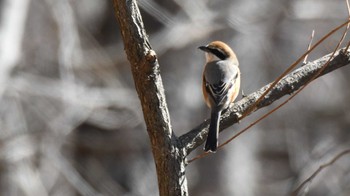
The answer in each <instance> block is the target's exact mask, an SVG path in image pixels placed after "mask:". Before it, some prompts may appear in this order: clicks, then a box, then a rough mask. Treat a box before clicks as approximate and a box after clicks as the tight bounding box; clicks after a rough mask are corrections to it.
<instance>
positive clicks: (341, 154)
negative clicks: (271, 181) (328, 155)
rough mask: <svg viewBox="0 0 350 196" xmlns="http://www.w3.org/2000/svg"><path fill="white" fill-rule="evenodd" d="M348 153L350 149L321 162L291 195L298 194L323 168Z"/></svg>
mask: <svg viewBox="0 0 350 196" xmlns="http://www.w3.org/2000/svg"><path fill="white" fill-rule="evenodd" d="M349 153H350V149H347V150H344V151H342V152H341V153H339V154H337V155H336V156H335V157H334V158H333V159H331V160H330V161H329V162H327V163H325V164H322V165H320V166H319V167H318V169H317V170H316V171H315V172H314V173H312V174H311V175H310V176H309V177H308V178H306V179H305V180H304V181H303V182H302V183H301V184H300V185H299V186H298V187H297V188H296V189H295V190H294V191H293V192H292V194H291V195H292V196H296V195H298V193H299V192H300V191H301V190H302V188H304V187H305V185H306V184H308V183H311V181H312V180H313V179H314V178H315V177H316V176H317V175H318V174H319V173H320V172H321V171H322V170H323V169H325V168H327V167H329V166H331V165H332V164H333V163H335V162H336V161H337V160H338V159H340V158H341V157H343V156H344V155H346V154H349Z"/></svg>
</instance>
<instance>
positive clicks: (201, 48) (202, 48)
mask: <svg viewBox="0 0 350 196" xmlns="http://www.w3.org/2000/svg"><path fill="white" fill-rule="evenodd" d="M198 49H200V50H203V51H204V52H209V48H208V47H206V46H199V47H198Z"/></svg>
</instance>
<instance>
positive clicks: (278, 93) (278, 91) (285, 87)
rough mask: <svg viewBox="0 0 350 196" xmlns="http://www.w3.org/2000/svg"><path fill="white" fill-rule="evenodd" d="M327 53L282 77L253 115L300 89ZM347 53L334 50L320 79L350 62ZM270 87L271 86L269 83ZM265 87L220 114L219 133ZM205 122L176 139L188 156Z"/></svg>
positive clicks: (205, 128)
mask: <svg viewBox="0 0 350 196" xmlns="http://www.w3.org/2000/svg"><path fill="white" fill-rule="evenodd" d="M330 56H331V54H328V55H326V56H324V57H322V58H320V59H317V60H315V61H313V62H309V63H307V64H306V65H304V66H303V67H301V68H299V69H296V70H295V71H293V72H292V73H290V74H288V75H286V76H285V77H284V78H283V79H282V80H281V81H279V82H278V83H277V84H276V86H275V87H274V88H273V89H272V90H271V92H269V93H268V94H267V95H266V96H265V97H264V98H263V99H262V101H261V102H260V103H259V104H258V105H257V107H256V108H255V109H254V110H253V111H251V112H254V111H256V110H258V109H259V108H262V107H266V106H268V105H270V104H271V103H273V102H274V101H276V100H278V99H280V98H281V97H283V96H285V95H290V94H292V93H293V92H295V91H297V90H298V89H299V88H301V87H302V86H304V85H305V84H306V83H307V82H308V81H309V80H310V79H312V77H313V76H314V74H316V73H317V72H318V71H319V70H321V69H322V67H323V66H324V64H325V63H326V62H327V61H328V60H329V58H330ZM349 56H350V52H349V51H346V52H340V51H338V52H337V53H336V54H335V57H334V58H333V59H332V60H331V62H330V63H329V64H328V66H327V67H326V69H324V70H323V72H322V73H321V74H320V75H319V76H322V75H324V74H327V73H329V72H331V71H334V70H336V69H338V68H340V67H343V66H345V65H348V64H349V63H350V59H349ZM270 84H271V83H270ZM270 84H268V85H266V86H264V87H262V88H261V89H259V90H258V91H256V92H254V93H251V94H250V95H248V96H247V97H245V98H243V99H242V100H240V101H238V102H236V103H235V104H234V105H231V107H230V108H229V109H228V110H227V111H226V112H225V113H224V114H223V115H222V118H221V122H220V131H222V130H223V129H225V128H227V127H229V126H232V125H233V124H236V123H237V122H238V121H239V120H240V117H241V116H242V114H244V113H245V112H247V111H249V110H250V107H251V106H252V105H253V104H254V103H255V102H256V101H257V100H258V99H259V97H260V96H261V95H262V94H263V93H264V92H265V90H266V89H267V88H268V87H269V85H270ZM209 122H210V121H209V120H206V121H204V122H203V123H202V124H200V125H198V126H197V127H196V128H194V129H193V130H191V131H190V132H188V133H186V134H184V135H182V136H181V137H180V138H179V139H180V141H181V143H182V144H184V148H185V150H186V151H187V154H189V153H190V152H191V151H192V150H194V149H195V148H197V147H198V146H199V145H201V144H202V143H203V142H204V140H205V138H206V135H207V132H208V127H209Z"/></svg>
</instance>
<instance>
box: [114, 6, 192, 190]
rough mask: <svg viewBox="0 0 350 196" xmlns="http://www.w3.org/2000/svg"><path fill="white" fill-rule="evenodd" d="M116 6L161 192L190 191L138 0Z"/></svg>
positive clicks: (154, 55)
mask: <svg viewBox="0 0 350 196" xmlns="http://www.w3.org/2000/svg"><path fill="white" fill-rule="evenodd" d="M114 8H115V14H116V18H117V20H118V23H119V26H120V30H121V34H122V37H123V41H124V45H125V51H126V54H127V57H128V60H129V62H130V64H131V70H132V74H133V77H134V82H135V87H136V90H137V93H138V95H139V99H140V101H141V105H142V110H143V116H144V119H145V122H146V126H147V131H148V135H149V138H150V141H151V145H152V152H153V156H154V159H155V163H156V169H157V176H158V185H159V194H160V195H170V196H171V195H174V196H175V195H180V196H181V195H187V184H186V178H185V172H184V168H185V167H184V163H185V161H184V159H185V155H184V153H183V151H180V150H179V148H178V146H179V145H178V139H177V138H176V137H175V135H174V134H173V131H172V128H171V124H170V117H169V112H168V108H167V104H166V100H165V94H164V89H163V83H162V79H161V76H160V70H159V64H158V61H157V57H156V54H155V52H154V51H153V50H152V49H151V46H150V44H149V41H148V39H147V34H146V32H145V29H144V26H143V22H142V18H141V14H140V11H139V9H138V6H137V4H136V1H135V0H126V1H125V0H114Z"/></svg>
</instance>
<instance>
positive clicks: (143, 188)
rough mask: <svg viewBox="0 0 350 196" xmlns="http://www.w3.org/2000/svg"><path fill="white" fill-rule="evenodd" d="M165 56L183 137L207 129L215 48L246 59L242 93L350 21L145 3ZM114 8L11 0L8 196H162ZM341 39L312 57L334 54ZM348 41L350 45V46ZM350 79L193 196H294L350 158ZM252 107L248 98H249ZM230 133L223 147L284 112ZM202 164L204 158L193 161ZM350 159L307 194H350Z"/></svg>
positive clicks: (87, 0)
mask: <svg viewBox="0 0 350 196" xmlns="http://www.w3.org/2000/svg"><path fill="white" fill-rule="evenodd" d="M139 6H140V8H141V12H142V15H143V19H144V23H145V27H146V30H147V32H148V34H149V38H150V42H151V44H152V46H153V48H154V50H155V51H156V52H157V54H158V57H159V62H160V65H161V73H162V78H163V82H164V86H165V92H166V96H167V101H168V106H169V110H170V115H171V120H172V125H173V129H174V131H175V133H176V135H177V136H180V135H182V134H184V133H186V132H187V131H189V130H190V129H192V128H194V127H195V126H197V125H198V124H200V123H201V122H203V120H204V119H206V118H208V117H209V109H208V108H207V107H206V106H205V104H204V101H203V98H202V92H201V87H200V85H201V73H202V70H203V65H204V60H205V59H204V55H203V53H202V52H201V51H199V50H198V49H197V47H198V46H200V45H205V44H207V43H208V42H210V41H213V40H222V41H225V42H227V43H228V44H229V45H230V46H232V48H233V49H234V50H235V52H236V53H237V56H238V58H239V60H240V68H241V71H242V90H243V91H244V93H245V94H249V93H252V92H254V91H256V90H257V89H259V88H260V87H262V86H264V85H265V84H267V83H269V82H272V81H273V80H274V79H275V78H277V77H278V75H279V74H281V73H282V72H283V71H284V70H285V69H286V68H287V67H288V66H289V65H290V64H291V63H293V62H294V61H295V60H296V59H297V58H299V56H300V55H302V54H303V53H304V51H305V50H306V48H307V45H308V43H309V40H310V36H311V32H312V30H315V38H314V43H315V42H316V41H317V40H319V39H320V38H321V37H322V36H323V35H325V34H326V33H327V32H329V31H330V30H332V29H333V28H334V27H336V26H337V25H339V24H341V23H343V22H344V21H345V20H346V19H347V18H348V14H347V6H346V2H345V0H332V1H330V0H293V1H290V0H280V1H276V0H265V1H260V0H249V1H246V0H230V1H227V0H217V1H209V0H197V1H187V0H173V1H170V0H167V1H161V0H139ZM113 12H114V10H113V4H112V1H107V0H99V1H96V0H84V1H78V0H0V96H1V102H0V195H6V196H22V195H23V196H33V195H35V196H45V195H55V196H56V195H57V196H61V195H63V196H70V195H92V196H94V195H101V196H102V195H103V196H104V195H121V196H134V195H135V196H139V195H140V196H143V195H147V196H148V195H157V194H158V190H157V179H156V175H155V167H154V163H153V158H152V153H151V151H150V144H149V139H148V136H147V133H146V130H145V124H144V122H143V116H142V112H141V108H140V104H139V100H138V97H137V94H136V93H135V90H134V85H133V80H132V76H131V72H130V67H129V64H128V61H127V60H126V56H125V53H124V49H123V42H122V40H121V36H120V33H119V29H118V26H117V22H116V19H115V17H114V13H113ZM341 33H342V32H339V33H337V34H335V35H334V36H332V38H330V39H327V40H326V41H325V42H324V43H323V45H321V46H320V47H318V49H317V50H316V51H315V52H313V53H312V54H311V55H310V56H309V59H308V60H310V61H312V60H314V59H316V58H319V57H321V56H323V55H325V54H328V53H330V52H332V50H333V49H334V47H335V46H336V44H337V43H338V41H339V39H340V37H341ZM348 40H349V39H346V41H348ZM349 74H350V68H349V67H343V68H341V69H340V70H336V71H334V72H332V73H330V74H328V75H326V76H324V77H322V78H319V79H317V80H316V81H314V82H313V83H312V84H311V85H309V86H308V87H307V88H306V89H305V90H304V91H303V92H302V93H300V94H299V95H298V96H296V97H295V98H294V99H293V100H291V101H290V102H289V103H288V104H287V105H285V106H284V107H283V108H282V109H280V110H278V111H277V112H275V113H274V114H272V115H271V116H269V117H268V118H267V119H265V120H264V121H263V122H261V123H259V124H258V125H256V126H254V127H253V128H251V129H250V130H249V131H248V132H246V133H244V134H243V135H241V136H240V137H238V138H237V139H235V140H234V141H232V142H231V143H230V144H229V145H227V146H225V148H224V149H223V150H220V151H219V152H217V153H216V154H213V155H211V156H209V157H206V158H203V159H200V160H197V161H195V162H193V163H191V164H190V165H188V167H187V174H186V175H187V178H188V186H189V192H190V195H193V196H210V195H238V196H251V195H252V196H253V195H272V196H273V195H288V194H289V193H290V192H291V191H292V190H293V189H294V188H295V187H296V186H297V185H298V184H299V183H300V182H301V181H303V180H304V179H306V178H307V177H308V176H309V175H311V173H312V172H313V171H315V170H316V169H317V168H318V167H319V165H320V164H322V163H325V162H327V161H329V160H330V159H332V157H334V156H336V154H338V153H340V152H341V151H342V150H344V149H348V148H350V113H349V111H350V104H349V97H350V88H349V84H350V77H348V76H349ZM239 99H240V98H238V100H239ZM280 102H281V101H278V102H277V103H274V104H273V105H272V106H269V107H268V108H264V109H261V110H259V111H258V112H256V113H254V114H253V115H251V116H249V117H247V118H245V119H244V120H243V121H242V122H241V123H240V124H238V125H234V126H232V127H230V128H228V129H227V130H226V131H224V132H222V134H221V136H220V140H221V142H223V141H225V140H227V139H228V138H229V137H230V136H232V135H234V134H235V133H236V132H237V131H239V130H241V129H242V128H244V127H246V126H247V125H249V124H250V123H251V122H253V121H254V120H255V119H257V118H258V117H260V116H261V115H263V114H264V113H265V112H267V111H268V110H269V109H272V108H273V106H276V105H277V104H278V103H280ZM198 153H202V147H200V148H198V150H197V151H194V152H192V153H191V154H190V155H189V157H190V158H191V157H194V156H195V155H196V154H198ZM349 165H350V155H346V156H344V157H342V158H341V159H339V160H338V161H337V162H336V163H334V164H333V165H332V166H330V167H328V168H327V169H325V170H324V171H323V172H322V173H321V174H320V175H318V176H317V177H316V178H315V179H314V180H313V181H312V183H311V184H310V186H309V187H308V195H350V168H349Z"/></svg>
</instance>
